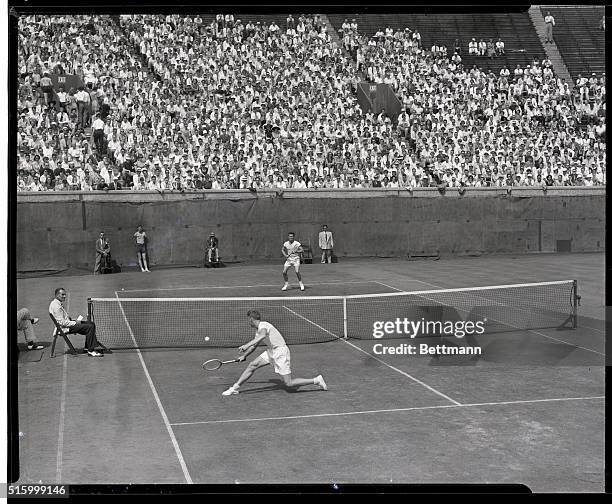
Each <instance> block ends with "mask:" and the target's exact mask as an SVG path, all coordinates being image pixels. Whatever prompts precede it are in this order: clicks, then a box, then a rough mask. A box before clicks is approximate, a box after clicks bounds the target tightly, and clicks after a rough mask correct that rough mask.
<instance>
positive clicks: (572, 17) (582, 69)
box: [540, 6, 606, 80]
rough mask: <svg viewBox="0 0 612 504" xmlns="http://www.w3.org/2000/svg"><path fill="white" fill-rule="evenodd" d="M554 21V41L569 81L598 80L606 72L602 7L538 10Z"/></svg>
mask: <svg viewBox="0 0 612 504" xmlns="http://www.w3.org/2000/svg"><path fill="white" fill-rule="evenodd" d="M540 10H541V11H542V15H543V16H546V14H547V13H548V12H550V14H551V15H552V16H553V17H554V18H555V27H554V29H553V38H554V40H555V44H557V47H558V48H559V52H560V53H561V55H562V56H563V61H565V64H566V66H567V69H568V70H569V72H570V74H571V76H572V78H573V79H574V80H576V79H577V78H578V77H579V76H582V77H587V78H588V77H590V76H591V75H592V74H593V73H595V74H596V75H597V76H600V75H601V74H602V73H603V72H605V71H606V35H605V31H604V30H603V27H602V25H601V22H602V19H603V16H604V7H595V6H582V7H563V8H555V7H550V8H548V7H541V8H540Z"/></svg>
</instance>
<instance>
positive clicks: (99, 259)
mask: <svg viewBox="0 0 612 504" xmlns="http://www.w3.org/2000/svg"><path fill="white" fill-rule="evenodd" d="M109 266H110V244H109V243H108V240H107V239H106V237H105V236H104V231H102V232H101V233H100V238H98V239H97V240H96V264H95V266H94V275H98V274H99V273H102V270H104V269H106V268H108V267H109Z"/></svg>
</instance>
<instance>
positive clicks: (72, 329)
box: [49, 287, 104, 357]
mask: <svg viewBox="0 0 612 504" xmlns="http://www.w3.org/2000/svg"><path fill="white" fill-rule="evenodd" d="M64 301H66V289H63V288H62V287H60V288H58V289H55V298H54V299H53V301H51V304H50V305H49V313H50V314H51V315H53V318H54V319H55V320H56V321H57V323H58V324H59V325H60V326H61V327H62V329H68V331H67V332H68V333H69V334H83V335H85V350H86V351H87V354H88V355H89V356H90V357H103V356H104V354H101V353H99V352H96V345H97V344H98V340H97V339H96V324H94V323H93V322H90V321H88V320H82V317H80V316H79V318H77V320H72V319H71V318H70V316H69V315H68V312H67V311H66V309H65V308H64Z"/></svg>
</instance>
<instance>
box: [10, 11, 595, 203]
mask: <svg viewBox="0 0 612 504" xmlns="http://www.w3.org/2000/svg"><path fill="white" fill-rule="evenodd" d="M280 25H281V26H279V25H278V24H276V23H275V22H274V21H272V22H270V23H265V24H264V23H260V22H251V21H246V22H242V20H240V19H239V18H237V17H235V16H232V15H217V16H214V17H209V18H207V19H206V20H205V19H203V18H202V17H199V16H195V17H184V16H177V15H169V16H163V15H133V16H120V17H119V18H111V17H107V16H44V17H43V16H29V17H22V18H20V20H19V62H18V63H19V72H20V75H19V77H20V86H19V91H18V93H19V96H18V113H19V119H18V133H17V140H18V146H19V152H18V167H17V169H18V190H20V191H47V190H104V189H130V190H160V191H163V190H193V189H245V188H254V189H260V188H271V189H276V190H282V189H285V188H317V187H331V188H351V187H355V188H362V187H363V188H365V187H398V188H399V187H409V188H410V187H426V186H434V187H435V186H438V187H440V186H450V187H455V186H457V187H459V186H467V187H470V186H475V187H478V186H491V185H493V186H500V187H502V186H509V185H592V184H603V183H605V76H602V77H601V78H597V77H596V76H589V77H582V76H579V78H578V79H577V80H576V87H575V88H574V91H573V92H572V91H570V89H569V86H568V84H567V83H565V82H564V81H563V80H562V79H558V78H557V77H555V75H554V74H553V72H552V65H551V64H550V62H549V61H541V62H540V61H534V62H533V63H532V64H531V65H528V66H527V67H526V68H524V69H523V68H520V67H517V68H515V69H513V70H512V71H510V70H508V69H506V68H504V69H503V70H502V71H501V72H500V74H499V75H494V74H493V73H491V72H485V71H483V70H480V69H479V68H477V67H474V68H472V69H466V68H464V67H463V64H462V62H461V47H460V44H459V42H458V41H456V43H455V48H454V51H453V55H452V56H451V57H450V58H449V55H448V51H447V49H446V47H444V46H443V45H442V44H438V43H437V42H436V43H434V46H433V47H432V48H431V50H424V48H423V47H422V43H421V36H420V34H419V33H418V32H417V31H412V30H410V29H406V30H403V31H398V32H394V31H393V30H392V29H391V28H387V29H386V30H384V31H380V32H378V33H376V34H375V35H374V36H373V37H371V38H368V37H365V36H363V35H361V34H360V33H359V31H358V25H357V23H356V22H355V20H348V19H347V20H345V23H343V25H342V29H341V30H339V33H340V36H341V38H340V40H341V46H339V45H337V44H336V43H335V42H333V41H332V39H331V37H330V35H329V34H328V33H327V27H326V24H325V23H324V22H323V21H322V20H321V19H320V18H319V17H318V16H296V18H295V19H294V18H293V17H292V16H289V17H288V18H287V20H286V22H285V23H280ZM498 42H501V41H498ZM502 44H503V42H502ZM500 47H501V50H502V51H503V45H502V46H494V49H493V50H494V51H495V53H496V55H498V54H501V53H499V52H498V51H499V49H500ZM485 55H486V49H485ZM64 73H66V74H76V75H78V76H79V77H80V79H81V80H82V82H83V83H84V86H80V87H79V88H78V89H64V88H62V87H60V88H59V91H57V92H54V91H53V89H52V77H53V76H54V75H58V74H64ZM364 76H365V78H367V79H369V80H371V81H375V82H384V83H387V84H389V85H390V86H391V87H392V88H393V90H394V91H395V92H396V94H397V96H398V97H399V98H400V100H401V101H402V103H403V105H404V109H403V111H402V113H401V114H400V115H399V118H398V120H397V123H396V124H393V123H392V122H391V119H390V118H389V117H387V115H386V114H385V113H384V111H383V112H382V113H380V114H377V115H374V114H371V113H363V111H362V110H361V108H360V106H359V104H358V102H357V98H356V94H355V90H356V86H357V84H358V83H359V82H360V81H361V80H362V78H363V77H364Z"/></svg>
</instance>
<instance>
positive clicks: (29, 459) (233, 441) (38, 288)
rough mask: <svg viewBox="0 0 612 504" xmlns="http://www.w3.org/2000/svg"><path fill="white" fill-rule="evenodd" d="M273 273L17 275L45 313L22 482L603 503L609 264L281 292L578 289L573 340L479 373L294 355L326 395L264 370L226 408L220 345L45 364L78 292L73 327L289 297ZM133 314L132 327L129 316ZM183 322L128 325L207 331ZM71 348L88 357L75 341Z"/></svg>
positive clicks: (368, 279) (354, 273) (510, 352)
mask: <svg viewBox="0 0 612 504" xmlns="http://www.w3.org/2000/svg"><path fill="white" fill-rule="evenodd" d="M279 268H280V266H279V264H278V263H260V264H246V263H245V264H235V265H230V266H229V267H227V268H225V269H219V270H205V269H202V268H172V269H161V270H153V273H151V274H142V273H139V272H138V273H136V272H124V273H121V274H116V275H104V276H98V277H93V276H91V275H88V274H85V272H83V274H74V275H72V276H67V275H64V276H53V275H50V276H45V277H38V278H22V279H20V280H19V281H18V292H17V298H18V305H19V306H20V307H21V306H27V307H29V308H30V309H31V310H32V311H33V313H34V314H35V315H36V316H39V317H41V322H40V323H39V325H37V326H36V330H37V335H38V338H39V339H40V340H41V341H43V342H45V344H46V348H45V349H44V350H42V351H38V352H21V353H20V360H19V362H18V368H19V369H18V373H19V418H20V431H21V432H22V437H21V448H20V459H21V460H20V466H21V477H20V481H23V482H38V481H42V482H48V483H66V484H70V483H80V484H85V483H92V484H93V483H97V484H104V483H175V484H181V483H203V484H206V483H229V484H231V483H321V482H337V483H379V484H382V483H482V482H490V483H524V484H526V485H528V486H529V487H530V488H531V489H532V490H534V491H539V492H546V491H575V492H582V491H602V490H603V482H604V343H605V340H604V329H605V327H604V279H603V275H602V271H603V268H604V255H603V254H597V253H594V254H571V255H570V254H555V255H552V254H539V255H528V256H525V255H522V256H495V257H493V256H489V257H469V258H456V259H441V260H439V261H406V260H401V259H355V260H346V261H341V262H340V263H339V264H330V265H319V264H313V265H304V266H303V270H302V272H303V275H304V281H305V284H306V286H307V289H306V291H304V292H300V291H299V290H298V289H297V288H296V286H295V281H294V278H292V281H293V282H294V285H293V289H292V290H290V291H288V292H287V293H286V294H287V296H303V297H305V298H307V297H311V296H350V295H357V294H382V293H391V292H401V291H423V290H430V289H452V288H467V287H478V286H485V285H492V284H499V285H503V284H516V283H531V282H547V281H557V280H566V279H575V280H577V282H578V288H579V294H580V296H581V302H580V306H579V307H578V327H577V328H576V329H567V330H562V331H561V330H558V329H555V328H550V329H538V330H523V331H515V332H506V333H503V334H496V335H492V336H489V337H488V338H489V339H482V340H479V343H480V344H482V345H483V347H485V346H486V347H487V348H488V351H487V352H485V353H484V355H483V356H482V357H481V358H478V359H469V358H467V359H466V358H458V357H441V358H439V359H433V358H431V357H429V356H418V357H415V356H409V357H408V356H403V355H374V354H373V344H374V341H372V340H369V341H368V340H358V339H353V338H349V339H346V340H345V339H344V338H342V337H339V338H333V337H330V338H329V339H330V341H326V342H321V343H316V344H298V345H291V352H292V367H293V374H294V376H304V377H310V376H315V375H317V374H319V373H321V374H323V375H324V377H325V380H326V381H327V384H328V386H329V390H328V391H325V392H324V391H320V390H317V388H316V387H304V388H301V389H299V390H298V391H293V392H291V391H287V390H286V389H285V388H284V387H283V386H281V381H280V377H279V376H277V375H275V374H274V373H273V372H272V370H271V369H270V368H265V369H262V370H259V371H258V372H257V373H256V374H255V375H254V377H253V378H252V379H251V380H250V381H248V382H247V383H246V384H244V385H243V387H242V388H241V393H240V394H239V395H236V396H231V397H221V392H222V391H223V390H225V389H226V388H227V387H228V386H230V385H231V384H233V383H234V381H235V380H236V378H237V376H238V375H239V374H240V372H241V370H242V369H243V367H244V365H241V364H238V365H227V366H223V367H222V368H221V369H220V370H218V371H215V372H206V371H204V370H202V367H201V364H202V362H203V361H205V360H207V359H209V358H221V359H229V358H233V357H235V355H236V351H235V350H233V349H232V348H227V347H224V348H214V347H212V346H211V347H207V348H156V349H141V350H115V351H114V352H113V353H112V354H110V355H106V356H105V357H104V358H102V359H92V358H89V357H88V356H87V355H84V354H79V355H77V356H73V355H69V354H65V353H64V352H65V348H64V345H63V343H61V342H60V343H58V348H57V349H56V357H55V358H50V351H51V350H50V347H49V346H50V343H51V339H52V338H51V333H52V328H51V321H50V320H49V318H48V316H47V315H46V312H47V308H48V304H49V301H50V300H51V298H52V296H53V291H54V289H55V288H56V287H60V286H61V287H64V288H66V289H67V290H68V293H69V300H68V304H69V312H70V314H71V315H72V316H76V315H77V314H79V313H82V314H86V313H87V299H88V298H92V297H94V298H120V299H123V298H169V299H171V298H189V297H268V296H279V295H280V294H281V292H280V287H281V285H282V278H281V276H280V271H279ZM492 279H494V281H492ZM263 315H264V317H265V313H263ZM126 318H127V325H128V326H134V325H135V324H134V319H133V317H132V316H131V315H129V314H128V315H127V317H126ZM302 321H303V325H304V328H308V327H310V328H311V329H312V331H313V332H317V331H319V332H321V331H323V332H325V331H327V332H328V333H332V335H336V336H338V335H337V334H335V333H336V331H335V330H333V329H329V328H327V327H325V323H324V322H325V321H322V320H313V319H311V318H309V317H304V319H303V320H302ZM123 322H125V321H122V320H120V319H119V320H116V321H115V322H114V323H116V324H118V327H119V326H121V324H123ZM238 322H240V321H238ZM183 323H184V325H185V327H182V326H177V327H176V328H175V330H174V331H172V332H171V333H169V334H168V333H167V331H166V330H165V329H164V330H163V331H156V327H155V326H154V325H151V326H150V327H144V326H142V323H141V326H140V327H138V328H135V327H130V328H131V330H132V332H135V331H149V334H151V337H153V338H156V339H159V340H160V341H163V339H164V338H165V339H168V340H170V341H177V340H180V337H181V334H182V333H185V332H187V331H188V328H189V327H191V325H193V324H198V327H199V326H200V323H201V322H200V321H198V320H190V318H189V317H185V319H184V322H183ZM240 327H241V324H240V323H237V324H232V330H231V333H232V334H231V335H230V334H229V333H228V328H227V327H210V328H209V331H208V332H207V334H209V337H210V338H211V344H214V343H215V338H218V339H219V341H221V340H222V339H223V338H229V337H232V338H236V337H238V338H239V339H240V340H241V341H243V342H246V341H248V340H249V339H250V338H251V337H252V334H253V331H252V329H251V328H250V327H249V326H248V324H247V321H246V317H245V320H244V324H242V327H243V330H242V333H241V334H238V335H235V334H233V333H234V331H235V330H238V331H239V330H240ZM304 331H306V332H307V329H304ZM340 336H341V335H340ZM72 340H73V342H74V343H75V346H77V348H82V345H83V341H82V337H80V336H73V337H72ZM101 340H102V341H103V339H102V338H101ZM397 341H398V344H399V342H400V341H399V340H397ZM388 343H392V341H389V342H388ZM21 345H23V342H20V346H21ZM169 346H172V345H169ZM255 355H256V354H255ZM255 355H253V357H254V356H255ZM37 359H40V361H38V360H37Z"/></svg>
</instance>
